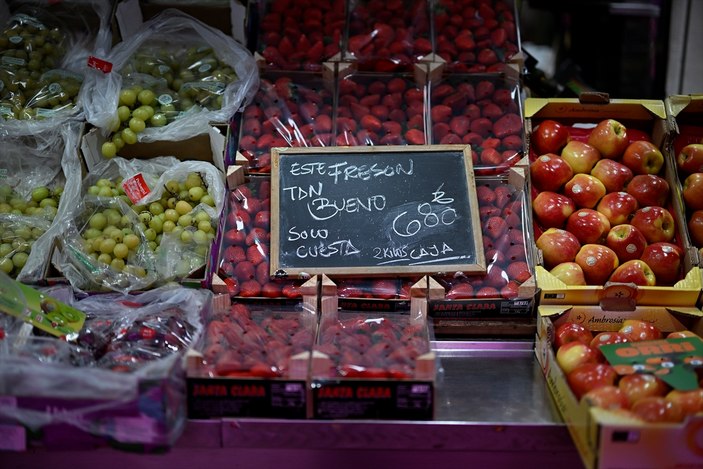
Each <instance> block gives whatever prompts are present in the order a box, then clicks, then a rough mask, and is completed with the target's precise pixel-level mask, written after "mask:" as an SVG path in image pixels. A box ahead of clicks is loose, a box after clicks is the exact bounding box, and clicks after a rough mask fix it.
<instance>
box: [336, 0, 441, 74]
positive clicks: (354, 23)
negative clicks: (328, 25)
mask: <svg viewBox="0 0 703 469" xmlns="http://www.w3.org/2000/svg"><path fill="white" fill-rule="evenodd" d="M429 5H430V2H428V1H427V0H396V1H391V2H381V1H376V0H350V1H349V2H348V6H347V9H348V12H347V22H346V28H345V31H344V37H343V39H342V42H343V45H342V57H343V59H344V60H345V61H349V62H355V63H356V64H357V66H358V67H359V70H364V71H369V72H382V73H390V72H409V71H412V69H413V66H414V65H415V64H417V63H420V62H422V61H423V60H424V59H425V58H426V57H427V56H429V55H431V53H432V32H431V18H430V6H429Z"/></svg>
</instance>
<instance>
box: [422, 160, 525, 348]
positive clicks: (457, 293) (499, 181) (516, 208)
mask: <svg viewBox="0 0 703 469" xmlns="http://www.w3.org/2000/svg"><path fill="white" fill-rule="evenodd" d="M526 188H527V186H526V181H525V168H524V167H522V166H516V167H513V168H510V169H509V170H507V171H506V172H504V173H503V175H501V176H477V177H476V193H477V198H478V203H479V215H480V220H481V228H482V233H483V249H484V254H485V258H486V264H487V269H486V273H485V274H480V275H471V274H467V273H464V272H455V273H445V274H443V275H432V276H431V277H430V279H429V301H428V316H429V317H430V318H431V320H432V322H433V325H434V330H435V333H436V334H437V335H438V336H439V335H466V334H470V335H476V334H478V335H483V334H486V333H487V331H491V332H488V333H489V334H490V333H498V332H499V331H500V330H501V329H502V331H503V332H502V333H508V334H518V335H525V334H527V335H530V334H532V331H533V330H534V306H535V300H536V294H537V289H536V287H535V279H534V268H533V267H532V266H533V265H534V263H533V252H532V239H531V236H530V224H529V220H530V218H529V210H530V206H529V200H528V198H527V192H526Z"/></svg>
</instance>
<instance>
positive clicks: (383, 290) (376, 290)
mask: <svg viewBox="0 0 703 469" xmlns="http://www.w3.org/2000/svg"><path fill="white" fill-rule="evenodd" d="M371 289H372V293H373V297H375V298H380V299H383V300H392V299H394V298H396V296H397V293H398V288H397V285H396V282H395V281H394V280H388V279H378V280H374V281H373V283H372V284H371Z"/></svg>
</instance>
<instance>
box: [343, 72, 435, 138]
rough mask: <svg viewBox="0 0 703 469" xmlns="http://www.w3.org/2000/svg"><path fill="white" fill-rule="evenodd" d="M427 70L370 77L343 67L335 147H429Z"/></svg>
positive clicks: (371, 74)
mask: <svg viewBox="0 0 703 469" xmlns="http://www.w3.org/2000/svg"><path fill="white" fill-rule="evenodd" d="M426 81H427V67H425V66H424V65H418V66H415V67H414V72H412V73H393V74H389V73H370V72H364V71H359V70H358V69H357V67H356V65H355V64H339V72H338V78H337V98H336V103H337V104H336V108H335V115H334V121H335V135H336V139H335V144H336V145H337V146H359V145H425V144H427V143H429V140H428V131H427V124H426V121H425V106H426V102H425V96H426V95H427V93H426V87H425V83H426Z"/></svg>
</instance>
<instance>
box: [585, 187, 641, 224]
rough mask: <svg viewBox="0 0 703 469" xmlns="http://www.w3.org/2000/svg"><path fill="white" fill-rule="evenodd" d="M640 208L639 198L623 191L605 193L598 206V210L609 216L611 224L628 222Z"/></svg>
mask: <svg viewBox="0 0 703 469" xmlns="http://www.w3.org/2000/svg"><path fill="white" fill-rule="evenodd" d="M638 208H639V204H638V203H637V199H635V198H634V197H633V196H631V195H630V194H628V193H627V192H622V191H620V192H611V193H609V194H605V195H604V196H603V198H602V199H600V202H598V205H597V206H596V210H598V211H599V212H600V213H602V214H603V215H605V216H606V217H607V218H608V221H609V222H610V225H611V226H615V225H622V224H623V223H627V222H628V221H629V220H630V217H631V216H632V214H633V213H635V211H637V209H638Z"/></svg>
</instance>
